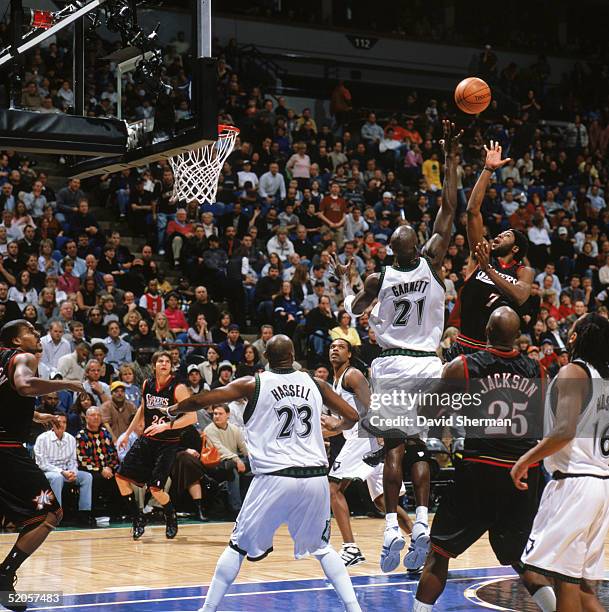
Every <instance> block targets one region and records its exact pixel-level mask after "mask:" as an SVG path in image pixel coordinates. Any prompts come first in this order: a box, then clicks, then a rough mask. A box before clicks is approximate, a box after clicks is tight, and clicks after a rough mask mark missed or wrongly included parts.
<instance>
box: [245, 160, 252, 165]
mask: <svg viewBox="0 0 609 612" xmlns="http://www.w3.org/2000/svg"><path fill="white" fill-rule="evenodd" d="M251 163H252V162H251V161H250V160H249V159H244V160H243V165H244V166H245V165H246V164H251Z"/></svg>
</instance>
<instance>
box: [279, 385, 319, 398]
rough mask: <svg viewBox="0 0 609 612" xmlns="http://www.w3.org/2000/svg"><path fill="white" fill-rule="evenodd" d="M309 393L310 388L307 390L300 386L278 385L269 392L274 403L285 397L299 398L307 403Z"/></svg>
mask: <svg viewBox="0 0 609 612" xmlns="http://www.w3.org/2000/svg"><path fill="white" fill-rule="evenodd" d="M310 393H311V389H310V387H309V388H307V387H303V386H301V385H279V386H277V387H275V388H274V389H272V390H271V395H272V396H273V397H274V398H275V400H276V401H279V400H281V399H283V398H285V397H300V398H302V399H303V400H307V401H308V399H309V395H310Z"/></svg>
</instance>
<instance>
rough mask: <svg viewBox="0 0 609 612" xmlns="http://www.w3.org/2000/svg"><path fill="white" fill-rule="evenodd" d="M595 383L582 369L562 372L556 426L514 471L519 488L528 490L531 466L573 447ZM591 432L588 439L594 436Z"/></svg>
mask: <svg viewBox="0 0 609 612" xmlns="http://www.w3.org/2000/svg"><path fill="white" fill-rule="evenodd" d="M590 384H591V381H590V379H589V378H588V375H587V374H586V372H585V371H584V370H583V369H582V368H581V367H580V366H578V365H576V364H574V363H569V364H567V365H566V366H564V367H562V368H560V370H559V371H558V374H557V376H556V389H557V395H556V397H557V402H556V424H555V425H554V429H553V430H552V431H551V432H550V433H549V434H548V435H546V436H545V437H544V439H543V440H542V441H541V442H539V443H538V444H537V446H534V447H533V448H532V449H531V450H530V451H528V452H527V453H525V454H524V455H523V456H522V457H520V459H518V461H517V462H516V464H515V465H514V467H513V468H512V472H511V476H512V480H513V481H514V484H515V485H516V488H518V489H521V490H522V491H524V490H526V489H528V485H527V484H526V483H525V482H523V480H524V479H525V478H526V477H527V473H528V470H529V466H531V465H532V464H534V463H537V462H538V461H541V460H542V459H545V458H546V457H549V456H550V455H553V454H554V453H557V452H558V451H559V450H560V449H561V448H563V447H564V446H566V445H567V444H569V442H571V440H573V438H575V435H576V433H577V423H578V419H579V416H580V414H581V411H582V407H583V406H584V403H585V398H586V397H587V396H588V393H589V391H590ZM590 434H591V432H587V434H586V435H590Z"/></svg>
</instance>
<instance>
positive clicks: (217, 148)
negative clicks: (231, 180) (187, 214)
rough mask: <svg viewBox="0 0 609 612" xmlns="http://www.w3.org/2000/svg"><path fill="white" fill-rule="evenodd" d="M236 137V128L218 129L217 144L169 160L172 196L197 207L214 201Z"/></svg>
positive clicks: (237, 132)
mask: <svg viewBox="0 0 609 612" xmlns="http://www.w3.org/2000/svg"><path fill="white" fill-rule="evenodd" d="M238 135H239V130H238V129H237V128H236V127H232V126H227V125H220V126H218V140H217V141H216V142H213V143H211V144H209V145H206V146H204V147H202V148H200V149H192V150H191V151H187V152H186V153H180V154H179V155H176V156H175V157H171V158H169V164H170V165H171V169H172V170H173V174H174V183H173V195H174V197H175V198H178V199H179V200H184V201H185V202H192V200H196V201H197V202H198V203H199V204H203V203H205V202H208V203H210V204H213V203H214V202H215V201H216V192H217V191H218V177H219V176H220V172H221V171H222V167H223V166H224V162H225V161H226V158H227V157H228V156H229V155H230V153H231V151H232V150H233V147H234V146H235V141H236V140H237V136H238Z"/></svg>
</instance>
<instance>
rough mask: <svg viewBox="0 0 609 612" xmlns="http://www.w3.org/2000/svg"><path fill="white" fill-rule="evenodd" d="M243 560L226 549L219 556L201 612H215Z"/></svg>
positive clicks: (234, 551) (240, 556) (235, 552)
mask: <svg viewBox="0 0 609 612" xmlns="http://www.w3.org/2000/svg"><path fill="white" fill-rule="evenodd" d="M243 559H245V557H244V556H243V555H240V554H239V553H238V552H237V551H236V550H233V549H232V548H226V549H225V550H224V552H223V553H222V554H221V555H220V558H219V559H218V563H217V564H216V571H215V572H214V577H213V578H212V581H211V584H210V585H209V590H208V591H207V596H206V598H205V605H204V606H203V608H201V610H202V611H203V612H216V610H217V609H218V606H219V605H220V602H221V601H222V598H223V597H224V594H225V593H226V591H228V589H229V587H230V585H231V584H233V582H235V578H237V575H238V574H239V570H240V569H241V564H242V563H243ZM341 563H342V562H341ZM345 571H346V570H345Z"/></svg>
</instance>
